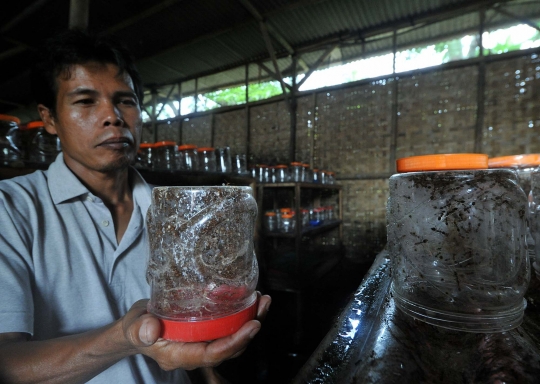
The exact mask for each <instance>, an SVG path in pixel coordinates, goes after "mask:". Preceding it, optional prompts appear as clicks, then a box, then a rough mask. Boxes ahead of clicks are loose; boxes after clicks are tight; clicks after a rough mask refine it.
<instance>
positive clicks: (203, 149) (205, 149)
mask: <svg viewBox="0 0 540 384" xmlns="http://www.w3.org/2000/svg"><path fill="white" fill-rule="evenodd" d="M213 150H214V148H212V147H206V148H199V149H197V152H208V151H213Z"/></svg>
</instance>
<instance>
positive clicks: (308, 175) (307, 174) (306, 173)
mask: <svg viewBox="0 0 540 384" xmlns="http://www.w3.org/2000/svg"><path fill="white" fill-rule="evenodd" d="M302 168H304V169H303V170H302V182H303V183H311V182H313V172H312V171H311V169H310V168H309V164H305V163H303V164H302Z"/></svg>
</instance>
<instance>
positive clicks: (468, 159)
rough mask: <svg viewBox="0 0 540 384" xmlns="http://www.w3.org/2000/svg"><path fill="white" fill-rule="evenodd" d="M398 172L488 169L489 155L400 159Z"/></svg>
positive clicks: (458, 154) (431, 156) (453, 154)
mask: <svg viewBox="0 0 540 384" xmlns="http://www.w3.org/2000/svg"><path fill="white" fill-rule="evenodd" d="M396 163H397V171H398V172H418V171H441V170H463V169H487V168H488V155H484V154H478V153H449V154H440V155H424V156H412V157H404V158H402V159H398V160H397V161H396Z"/></svg>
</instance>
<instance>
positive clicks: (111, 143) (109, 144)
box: [98, 137, 132, 149]
mask: <svg viewBox="0 0 540 384" xmlns="http://www.w3.org/2000/svg"><path fill="white" fill-rule="evenodd" d="M130 145H132V141H131V140H130V139H128V138H127V137H112V138H110V139H107V140H105V141H102V142H101V143H100V144H99V145H98V147H105V148H110V149H123V148H126V147H128V146H130Z"/></svg>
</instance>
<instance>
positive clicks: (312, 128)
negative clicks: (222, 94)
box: [144, 55, 540, 258]
mask: <svg viewBox="0 0 540 384" xmlns="http://www.w3.org/2000/svg"><path fill="white" fill-rule="evenodd" d="M478 73H479V71H478V66H477V65H470V66H466V67H461V68H459V69H441V70H430V71H424V72H421V71H419V72H418V73H417V74H415V75H409V76H402V77H400V78H399V80H398V86H397V89H398V95H397V112H398V116H397V124H396V128H395V129H396V132H395V137H396V143H395V144H396V145H395V148H393V147H392V137H394V131H393V127H392V118H391V116H392V103H393V100H394V95H393V91H394V89H395V86H394V82H393V81H394V80H393V79H387V80H380V81H373V82H366V83H363V84H357V85H352V86H351V85H346V86H343V87H342V88H339V89H331V90H324V91H319V92H315V93H311V94H308V95H304V96H302V97H299V98H298V107H297V131H296V153H295V157H296V160H300V161H303V162H308V163H310V165H311V166H312V167H318V168H321V169H328V170H333V171H335V172H336V173H337V177H338V179H340V178H341V180H340V181H339V182H340V183H341V184H342V185H343V218H344V239H343V240H344V244H345V246H346V249H347V253H348V254H349V255H351V256H353V255H354V257H357V258H363V257H366V258H369V257H372V256H373V255H374V254H375V253H376V252H378V251H379V250H380V249H382V247H383V246H384V243H385V239H386V202H387V199H388V175H389V174H390V173H391V172H393V169H394V167H393V164H391V163H390V161H391V159H392V158H400V157H405V156H412V155H421V154H428V153H449V152H462V153H463V152H473V151H474V147H475V142H474V141H475V130H476V128H475V127H476V121H477V117H476V111H477V89H478ZM484 105H485V113H484V129H483V138H482V143H481V145H482V151H483V152H484V153H487V154H488V155H490V156H500V155H510V154H520V153H536V152H540V140H538V135H539V133H540V59H539V57H538V55H528V56H523V57H518V58H513V59H507V60H503V61H496V62H491V63H487V64H486V83H485V103H484ZM245 114H246V111H245V109H242V110H235V111H230V112H224V113H216V114H215V116H214V118H213V119H214V145H215V146H224V145H228V146H230V147H231V152H232V153H245V152H249V153H250V155H251V156H250V163H251V164H256V163H269V164H278V163H285V162H287V161H288V158H289V142H290V124H291V119H290V112H289V107H288V104H287V103H286V102H285V101H278V102H273V103H268V104H262V105H257V106H252V107H250V121H249V127H250V128H249V130H250V131H249V143H248V142H247V137H248V135H247V131H246V129H247V124H246V121H245V116H246V115H245ZM160 130H163V131H164V132H165V133H160V134H159V135H158V136H159V137H168V136H166V135H168V134H169V133H168V132H169V128H168V127H160ZM144 135H145V137H146V136H148V134H147V132H146V131H145V132H144ZM161 135H163V136H161ZM171 135H172V134H171ZM211 139H212V117H211V115H207V116H205V117H198V118H195V119H190V120H189V121H187V120H186V121H184V123H183V140H182V141H183V142H184V143H188V142H189V143H193V144H196V145H198V146H207V145H210V143H211ZM149 141H151V140H149ZM332 234H333V235H335V233H334V232H332ZM328 241H329V242H330V243H332V242H333V239H328Z"/></svg>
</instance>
